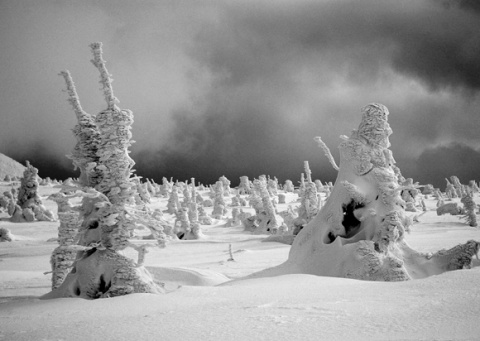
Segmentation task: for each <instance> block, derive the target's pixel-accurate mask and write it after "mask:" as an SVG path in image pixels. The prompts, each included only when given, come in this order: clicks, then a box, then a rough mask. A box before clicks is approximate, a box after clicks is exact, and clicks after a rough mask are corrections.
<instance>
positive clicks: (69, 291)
mask: <svg viewBox="0 0 480 341" xmlns="http://www.w3.org/2000/svg"><path fill="white" fill-rule="evenodd" d="M90 47H91V49H92V53H93V59H92V63H93V64H94V65H95V67H96V68H97V69H98V70H99V71H100V83H101V84H102V88H103V92H104V96H105V100H106V102H107V109H105V110H104V111H102V112H100V113H99V114H97V115H96V116H95V118H94V124H95V127H96V128H97V130H98V143H96V147H97V150H96V158H97V159H94V160H93V161H91V162H89V163H88V164H87V167H88V169H90V170H92V169H95V171H96V172H97V174H99V173H101V177H99V178H97V179H98V180H99V181H98V182H97V183H96V184H95V186H94V188H93V186H92V187H85V188H81V187H79V190H82V192H83V194H82V195H83V196H84V200H83V202H82V207H81V211H82V214H83V222H82V227H81V230H80V238H79V239H80V240H79V244H80V246H83V250H82V251H80V252H79V254H78V255H77V259H76V261H75V263H74V265H73V268H72V271H71V272H70V273H69V274H68V275H67V277H66V278H65V281H64V282H63V283H62V284H61V285H60V286H59V287H58V289H56V290H53V291H52V292H51V293H49V294H47V295H45V296H44V297H45V298H54V297H83V298H99V297H112V296H118V295H125V294H129V293H146V292H148V293H159V292H163V289H162V288H161V286H159V285H158V284H157V283H155V282H154V280H153V278H152V276H151V275H150V274H149V273H148V271H147V270H146V269H145V268H144V267H143V261H144V257H145V253H146V251H147V249H146V245H142V246H137V245H135V244H132V243H131V242H130V240H129V237H130V235H131V233H132V232H133V230H134V229H135V224H136V221H138V222H141V223H142V224H144V225H145V226H147V227H149V228H150V230H151V231H152V234H153V235H154V236H155V237H156V239H157V241H158V244H160V245H161V246H162V245H164V239H165V235H164V234H163V228H162V225H161V223H160V222H159V221H158V219H156V218H155V217H153V216H152V215H149V214H148V211H147V212H145V211H143V210H137V209H136V207H135V199H134V198H135V195H134V194H135V183H134V182H133V181H132V174H133V171H132V168H133V165H134V161H133V160H132V159H131V158H130V156H129V147H130V145H131V143H132V140H131V137H132V134H131V132H130V130H131V125H132V123H133V114H132V112H131V111H130V110H122V109H120V108H119V107H118V106H117V104H116V103H117V102H118V100H117V99H116V97H115V96H114V94H113V89H112V84H111V83H112V79H111V76H110V74H109V73H108V71H107V69H106V67H105V61H104V60H103V57H102V44H101V43H93V44H91V45H90ZM67 75H68V74H67ZM67 78H68V77H67ZM72 84H73V83H72ZM67 86H68V81H67ZM77 98H78V97H77ZM75 108H76V109H75ZM74 109H75V110H76V112H77V111H79V108H78V107H76V106H74ZM89 122H90V123H91V121H89ZM81 142H82V143H83V142H84V141H81ZM85 144H86V142H85ZM82 150H84V149H82V148H78V149H77V150H76V152H77V153H76V159H77V160H83V159H85V158H86V157H87V156H86V155H83V154H82ZM89 151H90V150H89ZM78 164H82V163H80V162H78ZM87 174H89V173H88V170H87ZM86 178H87V179H88V176H87V177H86ZM80 185H82V184H80ZM92 185H93V184H92ZM129 246H130V247H133V248H134V249H135V250H137V251H138V253H139V254H138V261H137V262H136V263H135V262H134V261H133V260H132V259H130V258H128V257H125V256H124V255H122V254H121V253H120V251H122V250H124V249H125V248H127V247H129Z"/></svg>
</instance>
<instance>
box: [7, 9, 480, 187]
mask: <svg viewBox="0 0 480 341" xmlns="http://www.w3.org/2000/svg"><path fill="white" fill-rule="evenodd" d="M95 41H100V42H103V50H104V59H105V60H106V61H107V68H108V70H109V72H110V73H111V74H112V75H113V78H114V80H115V81H114V82H113V89H114V93H115V95H116V96H117V97H118V98H119V100H120V103H119V107H120V108H122V109H130V110H132V111H133V114H134V116H135V123H134V127H133V138H134V140H135V141H136V143H135V144H134V145H133V146H132V148H131V150H132V154H131V155H132V157H133V159H134V160H135V161H136V163H137V165H136V167H135V168H136V170H137V174H138V175H141V176H144V177H148V178H154V179H155V180H156V181H157V182H159V181H160V180H161V178H162V177H163V176H166V177H172V176H173V177H174V178H176V179H179V180H186V179H189V178H190V177H195V178H197V179H198V180H199V181H202V182H204V183H213V182H214V181H215V180H216V179H218V177H220V176H221V175H225V176H226V177H227V178H229V179H230V180H231V181H232V184H235V183H238V177H239V176H241V175H248V176H249V177H250V178H253V177H258V176H259V175H261V174H267V175H270V176H272V177H273V176H276V177H277V178H278V179H279V180H280V182H282V183H283V182H284V181H285V180H286V179H287V178H288V179H291V180H293V181H294V182H295V183H296V182H297V181H298V180H299V178H300V173H301V172H303V161H304V160H308V161H309V162H310V166H311V168H312V172H313V174H312V175H313V178H315V179H320V180H322V181H334V180H335V176H336V172H335V171H334V170H333V168H332V167H331V166H330V164H329V163H328V161H327V159H326V158H325V156H324V155H323V153H322V152H321V150H320V149H319V148H318V147H317V145H316V143H315V142H314V140H313V138H314V137H315V136H322V139H323V140H324V141H325V142H326V143H327V145H328V146H329V147H330V149H331V150H332V153H333V155H334V157H335V158H336V160H337V162H338V157H339V156H338V150H337V146H338V144H339V142H340V139H339V135H344V134H345V135H349V134H350V132H351V130H352V129H355V128H357V126H358V124H359V122H360V109H361V108H362V107H363V106H364V105H366V104H368V103H371V102H378V103H382V104H384V105H386V106H387V107H388V109H389V111H390V117H389V121H390V125H391V127H392V129H393V134H392V136H391V138H390V141H391V143H392V147H391V149H392V151H393V155H394V158H395V159H396V161H397V166H399V167H400V169H401V170H402V173H403V175H404V176H405V177H412V178H413V179H414V181H419V182H421V183H433V184H434V185H435V186H440V187H442V189H444V186H445V183H446V182H445V180H444V178H445V177H449V176H451V175H457V176H459V177H460V180H461V181H462V182H463V183H467V182H468V180H471V179H476V180H480V170H479V168H480V167H479V165H480V1H476V0H471V1H443V0H438V1H437V0H423V1H421V0H409V1H406V0H391V1H387V0H385V1H379V0H375V1H374V0H362V1H358V0H351V1H343V0H332V1H320V0H316V1H302V0H290V1H286V0H283V1H280V0H279V1H276V0H275V1H274V0H251V1H249V0H242V1H201V0H188V1H184V0H171V1H162V0H156V1H153V0H152V1H133V0H106V1H103V0H97V1H85V0H83V1H65V0H58V1H53V0H32V1H26V0H1V1H0V43H1V48H0V63H1V64H0V65H1V68H0V118H1V122H0V152H1V153H4V154H6V155H8V156H10V157H13V158H15V159H16V160H18V161H21V162H23V161H24V160H25V159H28V160H30V161H31V162H32V163H33V164H34V165H35V166H36V167H37V168H39V169H40V176H42V177H46V176H50V177H54V178H58V179H62V178H65V177H66V176H78V173H77V172H73V166H72V164H71V161H70V160H68V159H67V158H66V157H65V155H66V154H68V153H70V152H71V150H72V148H73V147H74V145H75V139H74V137H73V135H72V132H71V129H72V128H73V127H74V125H75V124H76V119H75V114H74V112H73V110H72V109H71V107H70V105H69V103H68V102H67V94H66V93H65V92H64V89H65V83H64V80H63V78H62V77H60V76H58V73H59V72H60V71H61V70H64V69H68V70H69V71H70V72H71V74H72V77H73V80H74V82H75V85H76V87H77V91H78V94H79V96H80V101H81V104H82V106H83V108H84V109H85V110H86V111H87V112H88V113H90V114H97V113H98V112H100V111H101V110H103V109H105V108H106V103H105V101H104V99H103V95H102V91H101V90H100V84H99V83H98V81H99V74H98V71H97V70H96V69H95V67H94V66H93V65H92V64H91V62H90V59H91V58H92V55H91V51H90V48H89V44H90V43H91V42H95Z"/></svg>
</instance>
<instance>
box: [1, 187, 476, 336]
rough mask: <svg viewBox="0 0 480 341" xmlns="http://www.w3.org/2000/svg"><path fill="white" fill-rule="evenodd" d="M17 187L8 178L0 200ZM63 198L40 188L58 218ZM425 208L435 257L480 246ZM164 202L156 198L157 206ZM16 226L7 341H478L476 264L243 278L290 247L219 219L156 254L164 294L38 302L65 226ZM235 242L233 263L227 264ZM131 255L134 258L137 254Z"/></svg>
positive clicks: (423, 247)
mask: <svg viewBox="0 0 480 341" xmlns="http://www.w3.org/2000/svg"><path fill="white" fill-rule="evenodd" d="M9 186H11V184H9V183H5V182H0V193H3V191H4V190H6V189H7V188H8V187H9ZM14 186H17V187H18V183H17V184H16V185H14ZM57 191H58V189H57V188H53V187H50V186H40V195H41V196H42V197H43V198H44V204H46V206H47V208H49V209H52V210H54V212H56V204H55V203H54V202H52V201H47V200H46V199H45V198H46V196H47V195H48V194H51V193H54V192H57ZM202 194H203V195H204V196H206V192H203V193H202ZM479 199H480V197H479V196H478V194H476V195H475V200H476V201H477V202H478V200H479ZM228 200H229V199H227V203H228ZM426 202H427V206H428V208H429V211H428V212H427V213H426V214H424V215H422V216H420V217H419V220H420V223H417V224H415V225H414V226H412V232H411V233H410V234H409V235H407V237H406V239H407V242H408V243H409V244H410V246H412V247H413V248H414V249H416V250H418V251H423V252H435V251H438V250H439V249H442V248H450V247H452V246H454V245H457V244H459V243H464V242H466V241H467V240H469V239H475V240H480V230H479V229H478V228H472V227H469V226H468V225H467V224H465V223H464V222H463V221H462V220H460V219H459V218H458V217H456V216H450V215H446V216H437V215H436V212H435V201H434V200H433V199H427V200H426ZM166 203H167V199H166V198H153V199H152V204H151V206H152V207H153V208H155V207H160V208H165V207H166ZM289 204H290V205H293V206H296V205H298V204H299V203H298V202H296V195H295V194H289V195H288V196H287V204H282V205H278V210H279V211H283V210H285V209H286V208H287V206H288V205H289ZM244 210H245V211H250V210H251V209H250V208H244ZM410 214H411V215H412V216H413V215H415V213H410ZM416 214H418V213H416ZM165 217H166V218H167V219H168V220H170V219H172V220H173V219H174V217H173V216H171V215H169V214H166V215H165ZM7 219H8V216H7V215H6V214H5V213H2V214H1V215H0V227H6V228H8V229H10V230H11V232H12V233H13V235H14V236H15V237H16V240H15V241H13V242H11V243H8V242H5V243H0V340H9V341H10V340H479V339H480V261H478V260H476V259H475V260H474V263H473V268H472V269H470V270H458V271H453V272H448V273H444V274H441V275H438V276H432V277H429V278H426V279H422V280H414V281H407V282H396V283H386V282H367V281H359V280H352V279H344V278H333V277H319V276H312V275H305V274H289V275H281V276H276V277H266V278H255V279H242V278H244V277H246V276H248V275H251V274H252V273H255V272H257V271H260V270H263V269H266V268H269V267H273V266H276V265H278V264H281V263H283V262H284V261H285V260H286V259H287V258H288V252H289V249H290V246H289V245H285V244H281V243H276V242H263V240H264V239H265V238H266V235H254V234H251V233H250V232H245V231H243V228H242V227H241V226H236V227H225V223H226V220H218V221H217V222H216V224H215V225H212V226H202V230H203V233H204V234H205V236H206V237H205V239H202V240H192V241H173V242H169V243H168V244H167V247H166V248H164V249H155V248H154V249H151V251H150V252H149V253H148V254H147V258H146V266H147V269H148V270H149V271H150V272H151V273H152V275H154V276H155V278H156V279H158V280H160V281H162V282H164V283H165V288H166V289H167V293H166V294H164V295H153V294H134V295H128V296H122V297H116V298H109V299H99V300H84V299H78V298H62V299H54V300H40V299H39V296H41V295H43V294H45V293H47V292H49V291H50V286H51V281H50V276H51V275H50V274H47V275H45V274H44V272H47V271H50V263H49V259H50V254H51V252H52V250H53V249H54V248H55V247H56V246H57V243H56V241H49V239H51V238H55V237H56V236H57V227H58V225H59V223H58V222H53V223H52V222H34V223H10V222H9V221H8V220H7ZM230 244H231V246H232V251H233V256H234V261H228V259H229V257H230V255H229V252H228V250H229V245H230ZM125 253H126V254H127V255H129V256H131V257H136V253H135V252H134V251H133V250H131V249H127V250H126V251H125Z"/></svg>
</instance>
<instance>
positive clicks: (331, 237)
mask: <svg viewBox="0 0 480 341" xmlns="http://www.w3.org/2000/svg"><path fill="white" fill-rule="evenodd" d="M327 237H328V244H330V243H333V242H334V241H335V238H337V237H336V236H335V235H334V234H333V233H332V231H330V232H329V233H328V235H327Z"/></svg>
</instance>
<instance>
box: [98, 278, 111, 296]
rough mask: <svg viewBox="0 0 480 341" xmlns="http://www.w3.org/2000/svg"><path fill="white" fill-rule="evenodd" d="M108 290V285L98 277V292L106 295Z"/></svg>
mask: <svg viewBox="0 0 480 341" xmlns="http://www.w3.org/2000/svg"><path fill="white" fill-rule="evenodd" d="M108 289H110V283H107V282H105V279H104V278H103V275H101V276H100V284H99V286H98V291H99V292H101V293H102V294H104V293H106V292H107V291H108Z"/></svg>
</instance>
